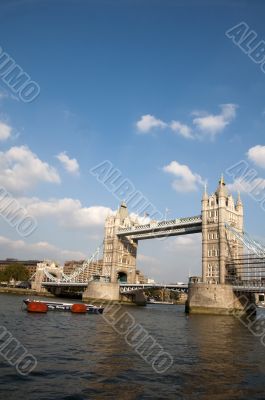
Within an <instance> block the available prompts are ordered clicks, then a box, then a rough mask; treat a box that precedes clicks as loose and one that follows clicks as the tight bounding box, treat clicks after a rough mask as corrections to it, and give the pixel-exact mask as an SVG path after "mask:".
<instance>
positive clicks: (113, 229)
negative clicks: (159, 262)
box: [102, 203, 137, 283]
mask: <svg viewBox="0 0 265 400" xmlns="http://www.w3.org/2000/svg"><path fill="white" fill-rule="evenodd" d="M133 223H134V221H132V220H131V219H130V217H129V213H128V209H127V206H126V204H125V203H122V204H121V206H120V208H119V210H118V212H117V213H116V215H112V216H109V217H107V219H106V223H105V236H104V237H105V238H104V251H103V269H102V275H104V276H109V277H110V281H111V282H118V281H120V282H127V283H135V282H136V254H137V241H134V240H132V239H130V238H129V237H128V238H127V237H124V238H119V237H118V236H117V231H118V229H119V228H125V227H127V226H131V225H132V224H133Z"/></svg>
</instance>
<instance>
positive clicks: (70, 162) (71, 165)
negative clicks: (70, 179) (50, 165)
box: [56, 151, 79, 175]
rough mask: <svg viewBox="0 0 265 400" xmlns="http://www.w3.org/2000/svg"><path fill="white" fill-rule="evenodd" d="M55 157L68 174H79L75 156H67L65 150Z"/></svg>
mask: <svg viewBox="0 0 265 400" xmlns="http://www.w3.org/2000/svg"><path fill="white" fill-rule="evenodd" d="M56 158H58V160H59V161H60V162H61V163H62V165H63V167H64V168H65V170H66V171H68V172H69V173H70V174H73V175H78V174H79V164H78V162H77V160H76V159H75V158H69V157H68V155H67V154H66V152H65V151H64V152H61V153H59V154H57V156H56Z"/></svg>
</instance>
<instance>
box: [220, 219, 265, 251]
mask: <svg viewBox="0 0 265 400" xmlns="http://www.w3.org/2000/svg"><path fill="white" fill-rule="evenodd" d="M225 227H226V229H227V230H228V231H230V232H231V233H233V235H234V236H235V237H236V238H237V239H238V240H239V241H240V242H241V243H242V244H243V245H244V246H246V248H247V249H248V250H250V251H251V252H253V253H254V254H256V255H257V256H258V257H265V247H264V246H263V245H262V244H260V243H259V242H257V241H256V240H254V239H252V238H251V237H250V235H249V234H248V233H247V232H243V233H241V232H238V231H237V230H236V229H235V228H234V227H233V226H231V225H229V224H228V223H226V224H225Z"/></svg>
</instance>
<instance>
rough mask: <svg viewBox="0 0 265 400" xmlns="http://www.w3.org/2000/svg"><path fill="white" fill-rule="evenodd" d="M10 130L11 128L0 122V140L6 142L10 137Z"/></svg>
mask: <svg viewBox="0 0 265 400" xmlns="http://www.w3.org/2000/svg"><path fill="white" fill-rule="evenodd" d="M11 133H12V128H11V126H9V125H7V124H5V123H4V122H1V121H0V140H6V139H8V138H9V137H10V136H11Z"/></svg>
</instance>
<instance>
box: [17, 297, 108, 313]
mask: <svg viewBox="0 0 265 400" xmlns="http://www.w3.org/2000/svg"><path fill="white" fill-rule="evenodd" d="M23 302H24V304H26V306H27V308H28V311H31V310H33V309H34V308H36V307H34V304H35V305H41V304H43V305H46V306H47V308H48V311H55V310H58V311H72V312H74V313H75V312H78V311H76V310H80V311H79V312H86V313H88V314H102V313H103V310H104V308H103V307H102V306H95V305H94V304H85V303H64V302H57V301H46V300H31V299H24V300H23ZM29 305H30V306H29ZM37 308H38V307H37ZM81 310H82V311H81ZM31 312H34V311H31Z"/></svg>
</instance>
